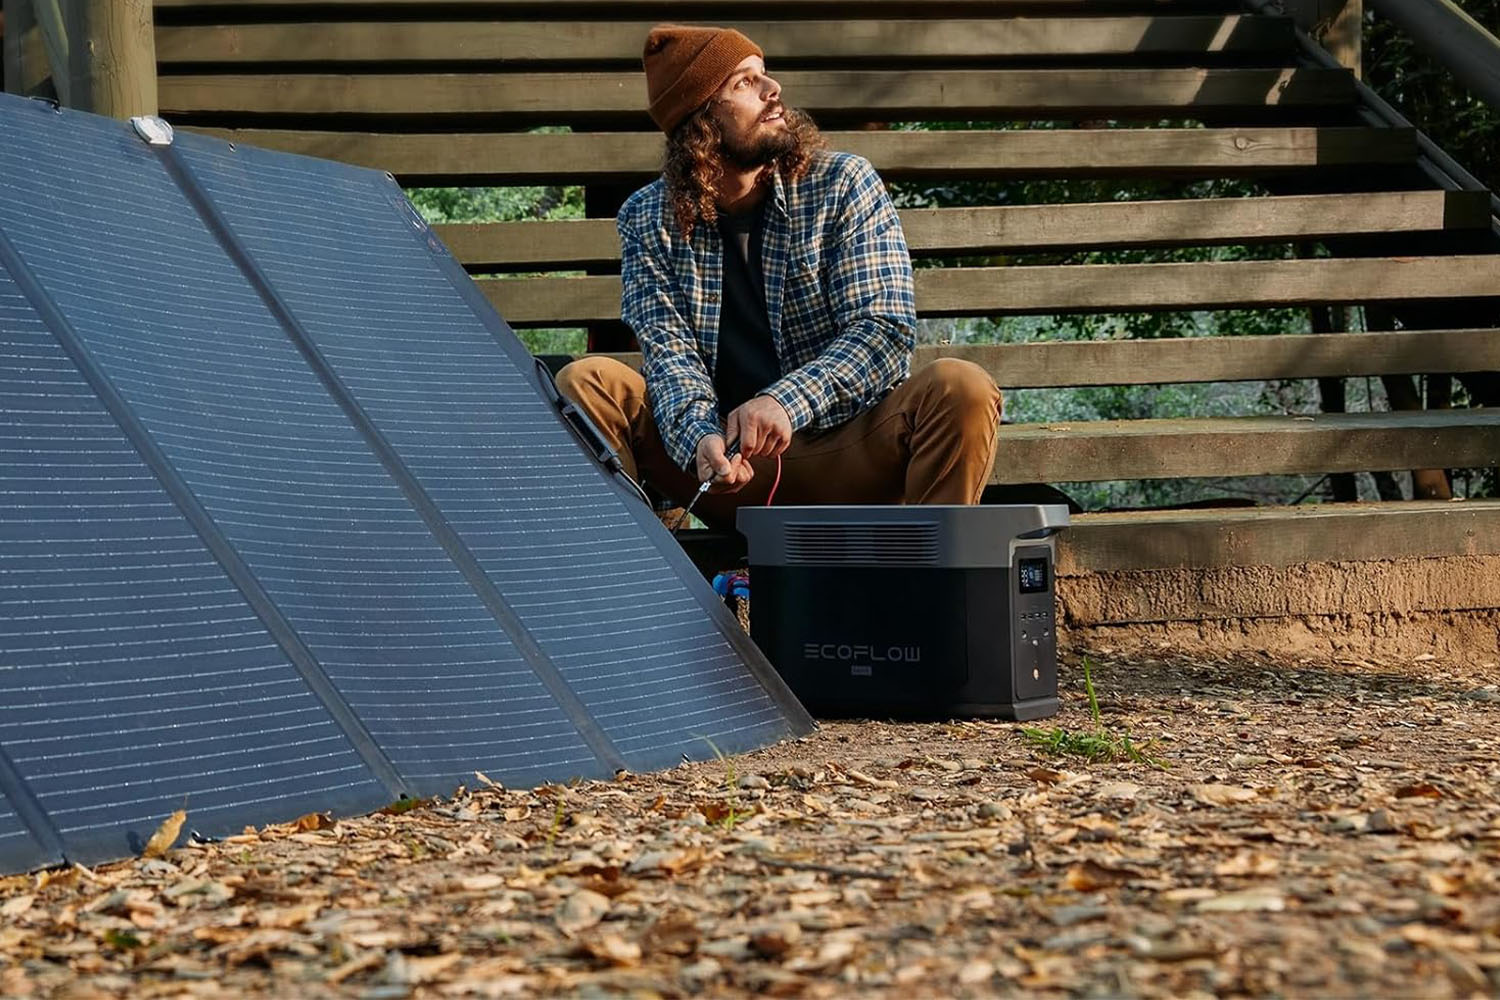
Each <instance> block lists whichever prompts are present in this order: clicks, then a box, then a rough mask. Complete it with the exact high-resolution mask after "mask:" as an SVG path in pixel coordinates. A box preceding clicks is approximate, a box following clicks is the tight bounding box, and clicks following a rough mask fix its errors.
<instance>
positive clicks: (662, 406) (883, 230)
mask: <svg viewBox="0 0 1500 1000" xmlns="http://www.w3.org/2000/svg"><path fill="white" fill-rule="evenodd" d="M768 208H769V210H768V211H767V213H766V221H765V231H764V234H763V240H762V242H763V247H764V250H763V257H762V270H763V271H764V273H765V281H766V287H765V293H766V307H767V312H768V314H769V319H770V324H771V336H772V338H773V339H774V342H775V347H776V356H777V359H778V360H779V362H780V365H781V377H780V378H779V379H777V380H776V381H775V382H774V383H772V384H771V385H770V386H768V387H766V388H765V389H764V390H763V391H762V392H761V395H764V396H770V397H771V398H772V399H774V400H776V401H777V402H778V403H780V404H781V405H782V406H783V407H785V408H786V412H787V415H788V416H789V417H790V418H791V422H792V430H794V431H796V430H801V429H803V428H807V429H810V430H827V429H829V428H832V427H837V426H838V425H839V424H841V423H843V422H844V421H846V420H848V419H850V418H851V417H853V416H854V415H855V414H857V413H859V412H860V411H862V410H864V409H866V408H867V407H869V406H871V405H873V404H874V403H876V402H877V401H879V400H880V399H881V398H882V397H884V396H885V395H886V394H887V393H888V392H890V391H891V389H893V388H895V387H896V386H897V385H899V384H901V382H903V381H905V379H906V377H907V376H908V375H909V374H910V372H911V352H912V347H913V344H914V342H915V337H914V335H915V331H916V325H917V324H916V306H915V301H914V297H913V295H912V277H911V256H910V255H909V254H908V253H907V249H906V237H905V236H904V235H903V233H902V232H901V222H900V220H899V219H898V218H897V216H896V210H895V207H894V206H893V205H892V204H891V199H890V196H889V195H887V194H886V190H885V185H884V184H883V183H882V182H881V180H880V177H879V175H877V174H876V173H875V169H874V168H873V167H872V166H870V163H869V161H867V160H865V159H863V158H862V157H858V156H854V155H852V154H849V153H824V154H820V155H819V157H818V158H817V160H816V161H815V162H814V164H813V166H812V168H811V169H810V170H809V171H808V172H807V173H806V174H805V175H804V176H803V177H801V178H800V179H799V180H797V181H794V182H792V183H790V184H787V183H783V181H782V178H781V177H780V176H779V175H778V176H776V178H775V180H774V182H773V188H772V191H771V194H770V205H769V206H768ZM616 222H617V224H618V227H619V231H620V244H621V251H622V255H623V278H624V295H623V301H622V304H621V317H622V318H623V319H624V320H625V322H626V323H627V324H629V325H630V327H631V329H632V330H634V331H635V335H636V338H637V339H638V340H639V341H640V344H641V351H642V353H643V355H644V366H643V369H642V371H643V374H644V375H645V378H646V386H647V395H648V397H649V398H650V401H651V411H652V414H653V415H654V416H655V418H656V424H657V427H658V429H659V430H660V433H661V437H662V441H663V442H664V443H665V444H666V448H667V453H668V454H669V455H671V457H672V460H673V461H675V462H676V463H677V464H678V465H680V466H681V467H682V468H684V469H690V468H692V466H693V463H694V461H695V458H696V454H697V449H698V443H699V442H700V441H701V440H702V439H703V438H704V437H705V436H707V435H709V434H718V433H722V432H723V428H722V426H721V424H720V421H719V412H718V399H717V398H716V396H715V394H714V383H713V375H712V373H713V371H714V364H715V359H716V357H717V353H718V336H719V311H720V303H721V300H722V294H723V281H724V254H723V241H722V239H721V237H720V236H719V233H718V230H717V228H716V227H714V226H709V225H702V224H700V225H697V226H694V227H693V237H692V240H691V241H688V240H685V239H683V237H682V234H681V233H680V232H679V231H678V229H677V227H676V224H675V223H674V222H673V220H672V217H671V213H670V211H669V206H668V201H667V198H666V186H665V182H664V181H662V180H660V179H658V180H657V181H656V182H654V183H652V184H649V185H647V186H646V187H644V188H642V189H641V190H639V191H637V192H636V193H635V194H633V195H631V197H630V199H629V200H628V201H626V203H625V205H624V207H623V208H621V209H620V214H619V218H618V219H617V220H616Z"/></svg>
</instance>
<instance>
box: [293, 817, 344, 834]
mask: <svg viewBox="0 0 1500 1000" xmlns="http://www.w3.org/2000/svg"><path fill="white" fill-rule="evenodd" d="M337 825H338V823H337V821H336V820H334V818H333V817H332V816H330V815H328V814H327V813H308V814H307V815H305V816H298V817H297V818H296V819H295V820H294V821H293V822H292V827H293V828H294V829H295V830H297V831H298V832H301V833H308V832H311V831H313V830H332V829H333V828H334V827H335V826H337Z"/></svg>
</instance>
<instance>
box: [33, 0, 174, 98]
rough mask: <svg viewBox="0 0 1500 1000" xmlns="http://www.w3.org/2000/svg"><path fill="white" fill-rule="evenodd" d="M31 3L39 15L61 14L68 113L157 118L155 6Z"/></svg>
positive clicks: (130, 1) (122, 1)
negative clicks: (54, 11) (50, 10)
mask: <svg viewBox="0 0 1500 1000" xmlns="http://www.w3.org/2000/svg"><path fill="white" fill-rule="evenodd" d="M32 2H33V3H35V4H36V5H37V10H38V14H39V15H42V14H43V12H44V8H49V7H50V8H53V9H56V8H58V7H60V8H61V18H62V23H63V30H64V31H65V33H66V36H67V46H68V59H67V67H68V68H67V83H66V91H67V95H68V96H67V98H66V100H65V103H66V104H67V105H68V106H69V107H74V108H78V109H79V110H81V111H92V112H94V113H95V114H100V115H109V116H110V117H113V118H129V117H131V116H132V115H154V114H156V112H157V102H156V34H155V31H154V28H153V26H152V19H151V0H68V2H63V0H32ZM44 23H45V21H44ZM61 93H62V90H61V89H60V90H59V95H61Z"/></svg>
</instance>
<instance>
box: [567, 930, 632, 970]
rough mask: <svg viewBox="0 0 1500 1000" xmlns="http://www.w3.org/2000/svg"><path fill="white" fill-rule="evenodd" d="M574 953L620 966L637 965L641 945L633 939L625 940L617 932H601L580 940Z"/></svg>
mask: <svg viewBox="0 0 1500 1000" xmlns="http://www.w3.org/2000/svg"><path fill="white" fill-rule="evenodd" d="M574 954H576V955H578V956H580V957H582V958H592V959H594V960H595V961H598V962H605V963H608V964H609V965H614V966H622V967H623V966H632V965H639V964H640V962H641V946H640V945H638V944H636V943H635V942H633V941H626V940H625V939H624V938H622V937H621V936H620V935H618V934H601V935H600V936H598V937H594V938H588V939H587V940H584V941H580V942H579V943H578V947H577V949H575V951H574Z"/></svg>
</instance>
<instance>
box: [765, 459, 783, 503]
mask: <svg viewBox="0 0 1500 1000" xmlns="http://www.w3.org/2000/svg"><path fill="white" fill-rule="evenodd" d="M780 485H781V456H780V455H777V456H776V478H775V479H774V480H773V481H772V482H771V492H770V493H768V494H766V506H767V507H769V506H771V501H772V500H775V499H776V487H778V486H780Z"/></svg>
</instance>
